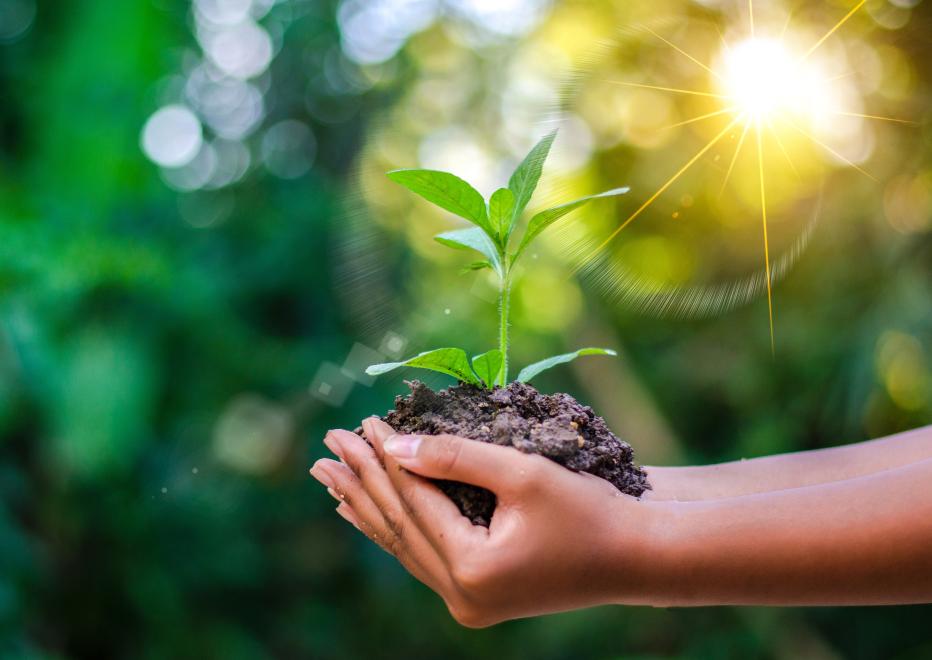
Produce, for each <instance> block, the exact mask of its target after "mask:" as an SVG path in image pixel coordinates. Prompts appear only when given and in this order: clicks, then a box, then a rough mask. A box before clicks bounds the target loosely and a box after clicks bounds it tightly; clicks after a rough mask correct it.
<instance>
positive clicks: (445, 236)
mask: <svg viewBox="0 0 932 660" xmlns="http://www.w3.org/2000/svg"><path fill="white" fill-rule="evenodd" d="M434 240H435V241H437V242H438V243H440V244H441V245H446V246H447V247H451V248H453V249H456V250H475V251H476V252H478V253H480V254H481V255H482V256H484V257H486V258H487V259H488V260H489V263H490V264H492V268H494V269H495V272H497V273H498V274H499V275H501V274H502V260H501V257H500V256H499V254H498V248H497V247H496V246H495V243H493V242H492V239H491V238H489V236H488V234H486V233H485V232H484V231H482V230H481V229H479V228H478V227H469V228H468V229H455V230H453V231H445V232H443V233H442V234H437V235H436V236H434Z"/></svg>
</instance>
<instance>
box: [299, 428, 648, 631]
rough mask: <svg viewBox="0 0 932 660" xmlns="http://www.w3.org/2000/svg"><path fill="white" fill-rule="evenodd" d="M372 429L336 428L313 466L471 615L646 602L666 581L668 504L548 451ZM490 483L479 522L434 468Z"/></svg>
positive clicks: (367, 525)
mask: <svg viewBox="0 0 932 660" xmlns="http://www.w3.org/2000/svg"><path fill="white" fill-rule="evenodd" d="M363 429H364V431H365V435H366V438H367V439H368V440H369V441H370V442H371V445H370V444H369V443H367V442H366V440H364V439H363V438H361V437H360V436H358V435H356V434H354V433H350V432H349V431H340V430H337V431H331V432H330V433H328V434H327V437H326V439H325V440H324V442H325V443H326V445H327V446H328V447H329V448H330V450H331V451H333V452H334V453H335V454H336V455H337V456H338V457H339V458H340V459H341V461H340V462H337V461H332V460H328V459H322V460H320V461H318V462H317V463H316V464H315V465H314V467H313V468H312V469H311V473H312V474H313V476H315V477H316V478H317V479H318V480H319V481H321V482H322V483H324V484H325V485H326V486H327V487H328V488H329V489H330V491H331V494H333V495H334V496H335V497H336V498H338V499H339V500H341V504H340V505H339V506H338V508H337V511H338V512H339V513H340V514H341V515H342V516H343V517H344V518H346V519H347V520H348V521H349V522H351V523H352V524H353V525H354V526H356V527H357V528H358V529H359V530H360V531H362V532H363V533H365V534H366V535H367V536H368V537H369V538H370V539H372V540H373V541H375V542H376V543H378V544H379V545H380V546H382V547H383V548H384V549H385V550H387V551H388V552H390V553H391V554H393V555H394V556H395V557H397V558H398V560H399V561H400V562H401V563H402V564H403V565H404V566H405V567H406V568H407V569H408V570H409V571H410V572H411V573H412V574H413V575H414V576H415V577H417V578H418V579H419V580H421V581H422V582H424V583H425V584H426V585H428V586H429V587H430V588H431V589H433V590H434V591H436V592H437V593H438V594H439V595H440V596H441V598H443V600H444V602H445V603H446V605H447V607H448V608H449V610H450V613H451V614H452V615H453V617H454V618H455V619H456V620H457V621H458V622H459V623H461V624H463V625H466V626H470V627H482V626H487V625H491V624H494V623H497V622H500V621H504V620H507V619H512V618H518V617H525V616H532V615H536V614H543V613H547V612H556V611H563V610H569V609H575V608H579V607H586V606H590V605H598V604H605V603H624V602H627V603H642V604H643V603H645V602H646V601H645V598H644V594H648V593H655V592H656V588H655V586H656V585H655V582H656V581H657V580H658V579H660V572H661V571H660V570H659V567H660V566H661V565H662V564H663V562H662V561H658V559H659V553H660V552H661V551H662V547H663V543H662V542H661V537H662V536H663V529H664V523H663V517H664V509H663V505H662V504H661V503H654V502H643V501H638V500H636V499H635V498H632V497H629V496H627V495H623V494H622V493H620V492H619V491H618V490H616V489H615V488H614V487H613V486H612V485H611V484H609V483H608V482H607V481H604V480H602V479H600V478H598V477H595V476H592V475H589V474H582V473H576V472H571V471H570V470H567V469H566V468H564V467H562V466H560V465H557V464H556V463H554V462H552V461H550V460H548V459H545V458H543V457H540V456H535V455H528V454H523V453H521V452H519V451H517V450H516V449H513V448H510V447H500V446H496V445H491V444H486V443H481V442H475V441H471V440H467V439H464V438H459V437H455V436H446V435H443V436H414V435H396V434H395V432H394V431H393V430H392V428H391V427H390V426H388V425H387V424H385V423H384V422H382V421H380V420H379V419H377V418H370V419H367V420H365V421H364V422H363ZM428 477H429V478H433V479H450V480H454V481H460V482H464V483H468V484H474V485H476V486H481V487H483V488H487V489H489V490H491V491H492V492H493V493H495V495H496V497H497V506H496V509H495V513H494V516H493V517H492V521H491V525H490V527H488V528H486V527H480V526H475V525H473V524H472V523H470V521H469V520H468V519H467V518H465V517H464V516H463V515H462V514H461V513H460V511H459V510H458V509H457V507H456V505H455V504H454V503H453V502H452V501H451V500H450V499H449V498H448V497H447V496H446V495H444V494H443V493H442V492H441V491H440V490H439V489H438V488H437V486H436V485H434V484H433V483H431V482H430V481H428V479H427V478H428Z"/></svg>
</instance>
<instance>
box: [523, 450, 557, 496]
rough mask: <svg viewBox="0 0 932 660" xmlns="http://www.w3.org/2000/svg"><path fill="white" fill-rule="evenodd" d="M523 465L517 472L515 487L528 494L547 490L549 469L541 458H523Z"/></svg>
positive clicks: (534, 456)
mask: <svg viewBox="0 0 932 660" xmlns="http://www.w3.org/2000/svg"><path fill="white" fill-rule="evenodd" d="M523 458H524V459H525V460H524V461H523V463H524V464H523V465H522V466H521V469H520V470H519V471H518V476H517V479H516V481H517V486H518V488H519V489H520V490H522V491H526V492H529V493H535V492H539V491H541V490H544V489H546V488H547V480H548V474H547V473H548V470H547V468H548V467H550V466H549V465H547V464H546V462H545V461H547V460H548V459H546V458H544V457H543V456H537V455H533V456H525V457H523Z"/></svg>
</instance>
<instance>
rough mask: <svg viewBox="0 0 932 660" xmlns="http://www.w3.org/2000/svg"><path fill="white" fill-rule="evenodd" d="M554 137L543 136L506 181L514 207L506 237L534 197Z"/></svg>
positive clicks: (550, 134) (549, 135)
mask: <svg viewBox="0 0 932 660" xmlns="http://www.w3.org/2000/svg"><path fill="white" fill-rule="evenodd" d="M556 137H557V132H556V131H554V132H552V133H549V134H548V135H546V136H544V138H543V139H542V140H541V141H540V142H538V143H537V144H536V145H534V148H533V149H531V152H530V153H529V154H528V155H527V157H525V159H524V160H523V161H521V164H520V165H518V167H517V169H515V172H514V174H512V175H511V179H510V180H509V181H508V189H509V190H511V192H512V193H514V196H515V205H514V209H513V210H512V214H511V221H510V222H509V224H508V228H507V231H506V232H505V235H506V236H508V235H510V234H511V231H512V230H513V229H514V226H515V223H517V221H518V218H519V217H521V214H522V213H524V209H526V208H527V205H528V203H529V202H530V201H531V197H533V196H534V191H535V190H536V189H537V182H538V181H540V173H541V171H542V170H543V169H544V161H545V160H547V156H548V155H549V154H550V147H551V146H553V141H554V139H555V138H556Z"/></svg>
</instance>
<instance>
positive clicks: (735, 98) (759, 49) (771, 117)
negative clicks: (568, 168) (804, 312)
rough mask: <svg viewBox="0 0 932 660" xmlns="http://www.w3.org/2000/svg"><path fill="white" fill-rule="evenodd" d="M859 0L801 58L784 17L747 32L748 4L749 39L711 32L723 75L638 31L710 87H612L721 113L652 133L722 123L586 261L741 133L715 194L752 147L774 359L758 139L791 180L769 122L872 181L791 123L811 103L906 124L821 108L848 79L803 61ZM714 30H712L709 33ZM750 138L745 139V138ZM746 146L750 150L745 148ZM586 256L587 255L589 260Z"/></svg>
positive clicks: (763, 156) (762, 154)
mask: <svg viewBox="0 0 932 660" xmlns="http://www.w3.org/2000/svg"><path fill="white" fill-rule="evenodd" d="M865 2H866V0H860V1H859V2H858V3H857V4H856V5H855V6H853V7H852V8H851V9H850V10H849V11H848V12H847V13H846V14H845V15H844V16H843V17H842V18H841V19H840V20H838V22H837V23H835V24H834V25H833V26H832V27H831V28H830V29H829V30H828V31H827V32H825V33H824V34H823V35H822V36H821V37H820V38H819V39H818V40H816V41H815V42H814V43H813V44H812V45H811V46H810V47H809V48H808V49H807V50H805V52H803V53H802V54H801V55H799V54H795V53H793V52H792V51H791V50H790V49H789V48H787V47H786V45H785V44H784V37H785V34H786V31H787V28H788V26H789V24H790V17H789V16H788V17H787V19H786V22H785V23H784V25H783V30H782V31H781V32H780V34H779V37H778V38H774V39H771V38H765V37H762V36H760V35H759V34H758V30H757V26H755V17H754V5H753V0H748V4H747V10H748V33H749V36H748V37H747V38H746V39H745V40H743V41H741V42H740V43H737V44H729V43H728V42H727V41H726V39H725V37H724V35H723V34H722V33H721V31H719V37H720V39H721V43H722V49H723V50H722V52H723V56H724V63H725V67H724V69H717V68H713V66H711V64H710V63H706V62H703V61H701V60H700V59H699V58H697V57H695V56H693V55H692V54H690V53H689V52H687V51H686V50H684V49H683V48H681V47H680V46H678V45H676V44H675V43H673V42H672V41H670V40H668V39H667V38H665V37H663V36H662V35H660V34H658V33H657V32H655V31H654V30H652V29H650V28H647V27H644V31H645V32H647V33H648V34H650V35H652V36H653V37H654V38H656V39H658V40H659V41H661V42H663V43H664V44H665V45H667V46H669V47H670V48H672V49H673V50H674V51H676V53H678V54H679V55H681V56H682V57H685V58H687V59H688V60H689V61H691V62H692V63H693V64H695V65H696V66H698V67H700V68H701V69H702V70H704V71H705V72H707V73H708V74H709V75H710V76H712V77H713V78H714V79H715V81H714V82H715V83H716V86H718V89H715V86H711V87H710V88H709V89H685V88H678V87H669V86H660V85H650V84H645V83H634V82H621V81H613V82H614V83H615V84H618V85H622V86H626V87H632V88H640V89H648V90H653V91H658V92H665V93H670V94H678V95H684V96H694V97H706V98H708V99H713V100H714V101H715V102H716V103H719V104H721V107H720V108H718V109H716V110H713V111H710V112H705V113H703V114H700V115H697V116H694V117H689V118H687V119H685V120H683V121H678V122H676V123H674V124H670V125H667V126H664V127H661V129H660V130H665V129H670V128H674V127H678V126H684V125H688V124H696V123H699V122H705V121H711V120H714V119H716V118H718V117H722V116H725V117H726V119H728V122H727V124H726V125H725V127H724V128H722V129H721V130H720V131H719V132H718V133H717V134H716V135H715V136H714V137H712V138H711V139H709V140H708V141H707V142H706V143H705V145H704V146H702V147H701V148H700V149H699V150H698V151H697V152H696V153H695V154H694V155H693V156H692V157H691V158H690V159H689V160H688V161H686V163H685V164H684V165H682V166H681V167H680V168H679V169H678V170H677V171H676V172H675V173H674V174H673V175H672V176H670V177H669V178H668V179H667V180H666V181H665V182H664V183H663V184H662V185H661V186H660V187H659V188H658V189H657V190H656V191H655V192H654V193H653V194H652V195H650V197H648V199H647V200H646V201H645V202H643V203H642V204H641V205H640V206H639V207H638V208H637V209H636V210H635V211H634V212H633V213H631V214H630V215H629V216H628V217H627V218H626V219H625V220H624V221H623V222H621V223H620V224H619V225H618V226H617V227H616V228H615V229H614V230H612V232H611V233H610V234H609V235H608V237H606V238H605V239H604V240H603V241H602V242H601V243H600V244H598V246H597V247H596V248H595V250H594V251H593V253H592V255H595V254H598V253H600V252H602V251H603V250H604V249H605V248H606V247H607V246H608V245H609V244H610V243H611V242H612V241H613V240H614V239H615V238H616V237H617V236H618V235H619V233H621V231H622V230H623V229H624V228H625V227H627V226H628V225H630V224H631V223H632V222H633V221H634V220H635V219H637V218H638V217H639V216H640V215H641V214H642V213H643V212H644V211H645V210H647V209H648V208H649V207H650V206H651V204H653V203H654V202H655V201H656V200H657V199H658V198H659V197H660V196H661V195H663V194H664V192H666V191H667V189H669V188H670V186H672V185H673V183H674V182H676V181H677V180H678V179H679V178H680V177H682V176H683V174H685V173H686V172H687V171H688V170H689V169H690V168H692V167H693V165H695V164H696V163H697V162H699V161H700V160H701V159H702V158H703V156H705V155H706V154H707V153H708V152H709V151H710V150H711V149H712V148H713V147H714V146H715V145H716V144H718V143H720V142H721V141H722V139H723V138H724V137H725V136H726V135H727V134H728V133H729V132H730V131H732V129H734V128H736V127H740V129H741V135H740V138H739V139H738V140H737V144H736V146H735V150H734V153H733V154H732V155H731V158H730V160H729V164H728V168H727V170H726V172H725V175H724V180H723V182H722V188H721V192H720V194H722V193H724V191H725V188H726V185H727V183H728V180H729V179H730V178H731V175H732V172H733V170H734V169H735V163H736V162H737V160H738V158H739V156H740V154H741V153H742V150H743V148H744V147H745V146H746V144H747V143H748V142H750V143H751V144H752V145H754V146H755V147H756V149H755V151H756V169H757V175H758V176H757V179H758V183H759V202H760V222H761V233H762V242H763V253H764V276H765V279H766V284H767V286H766V290H767V311H768V320H769V328H770V349H771V353H772V354H775V353H776V341H775V337H774V305H773V290H772V280H773V274H772V272H771V260H770V239H769V237H768V218H767V185H766V176H765V172H766V170H767V169H768V166H767V162H768V161H769V160H770V159H769V157H768V153H767V148H766V147H767V145H768V144H769V142H765V140H764V136H765V134H766V136H767V137H768V138H769V141H770V142H773V143H774V144H776V146H777V148H778V150H779V151H780V152H781V154H782V157H783V158H785V159H786V161H787V163H788V164H789V166H790V168H791V169H792V171H793V172H794V173H796V176H797V177H799V176H800V174H799V170H798V169H797V167H796V165H795V164H794V163H793V160H792V158H791V157H790V154H789V152H788V150H787V149H786V147H785V146H784V144H783V142H782V141H781V140H780V137H779V135H778V131H777V129H775V122H779V125H780V126H781V127H782V126H783V125H786V126H788V127H790V128H792V129H793V131H794V132H795V133H796V134H797V135H799V136H802V137H803V138H805V140H808V141H809V142H810V143H812V144H814V145H816V146H817V147H818V148H820V149H823V150H825V151H826V152H828V153H830V154H831V155H832V156H833V157H834V158H836V159H838V160H839V161H840V162H843V163H845V164H846V165H848V166H850V167H852V168H854V169H856V170H857V171H859V172H861V173H862V174H864V175H866V176H868V177H870V178H871V179H873V180H875V181H876V179H875V178H874V177H873V176H871V174H870V173H868V172H866V171H865V170H864V169H863V168H861V167H859V166H858V165H857V164H856V163H854V162H852V161H851V160H850V159H848V158H845V157H844V156H843V155H842V154H840V153H838V152H837V151H836V150H835V149H833V148H832V147H831V146H829V145H828V144H826V143H825V142H823V141H821V140H819V139H818V138H817V137H816V136H815V135H813V134H812V133H810V132H809V131H807V130H806V129H805V128H803V127H802V126H800V125H799V123H797V122H796V121H794V117H796V118H798V117H799V116H800V115H804V114H805V113H807V112H813V108H814V107H815V104H818V103H822V104H823V107H819V108H818V111H819V112H820V113H821V115H822V116H825V115H832V116H837V117H852V118H859V119H867V120H876V121H885V122H893V123H897V124H907V125H911V124H914V123H915V122H910V121H907V120H903V119H898V118H894V117H885V116H881V115H875V114H863V113H859V112H853V111H849V110H845V109H841V108H836V107H829V106H828V104H827V102H826V101H825V100H824V99H825V98H827V96H826V91H825V90H826V89H827V87H828V85H829V84H830V83H831V82H832V81H833V80H837V79H839V78H842V77H844V76H847V75H851V74H850V73H845V74H841V75H836V76H834V77H832V78H829V77H824V76H819V75H818V73H817V69H816V68H815V67H813V66H811V64H810V63H809V60H810V58H811V56H812V55H813V54H814V53H815V52H816V51H818V49H819V48H820V47H821V46H822V45H823V44H824V43H825V42H826V41H827V40H828V39H829V38H830V37H831V36H832V35H833V34H835V32H837V31H838V30H839V28H841V27H842V26H843V25H844V24H845V23H846V22H847V21H848V20H849V19H850V18H851V17H852V16H854V15H855V13H857V11H858V10H859V9H860V8H861V7H863V6H864V4H865ZM716 29H717V28H716ZM749 137H751V139H750V140H749V139H748V138H749ZM752 148H753V147H752ZM590 258H591V255H590ZM587 261H588V259H584V260H583V262H582V263H581V264H580V268H582V267H583V266H584V265H585V263H586V262H587Z"/></svg>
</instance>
